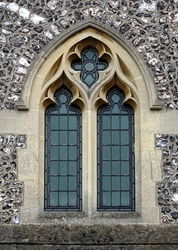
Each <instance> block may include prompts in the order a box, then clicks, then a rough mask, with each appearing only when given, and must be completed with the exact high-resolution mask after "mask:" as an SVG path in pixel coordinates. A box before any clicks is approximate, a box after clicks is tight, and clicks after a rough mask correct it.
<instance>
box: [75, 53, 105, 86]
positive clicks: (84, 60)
mask: <svg viewBox="0 0 178 250" xmlns="http://www.w3.org/2000/svg"><path fill="white" fill-rule="evenodd" d="M71 66H72V68H73V69H74V70H76V71H81V73H80V79H81V81H82V82H83V83H85V84H86V85H87V86H88V87H89V88H90V87H91V86H92V85H93V84H94V83H95V82H97V81H98V78H99V73H98V71H101V70H105V69H106V68H107V66H108V65H107V62H106V61H103V60H101V61H100V59H99V57H98V53H97V51H96V50H95V49H93V48H87V49H85V50H83V51H82V53H81V60H80V59H79V60H75V61H73V62H72V65H71Z"/></svg>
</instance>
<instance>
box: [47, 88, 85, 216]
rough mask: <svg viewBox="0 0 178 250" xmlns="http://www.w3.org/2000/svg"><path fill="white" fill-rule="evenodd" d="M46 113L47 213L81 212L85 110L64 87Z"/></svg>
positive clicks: (56, 94) (55, 95) (55, 96)
mask: <svg viewBox="0 0 178 250" xmlns="http://www.w3.org/2000/svg"><path fill="white" fill-rule="evenodd" d="M54 99H55V101H56V104H55V105H52V106H50V107H48V108H47V109H46V113H45V126H46V129H45V131H46V134H45V138H46V141H45V210H64V211H72V210H81V207H82V196H81V195H82V194H81V132H82V127H81V126H82V125H81V124H82V121H81V111H80V109H79V108H78V107H76V106H74V105H71V104H70V102H71V99H72V94H71V92H70V91H69V90H68V89H67V88H66V87H62V88H61V89H60V90H58V91H57V92H56V93H55V94H54Z"/></svg>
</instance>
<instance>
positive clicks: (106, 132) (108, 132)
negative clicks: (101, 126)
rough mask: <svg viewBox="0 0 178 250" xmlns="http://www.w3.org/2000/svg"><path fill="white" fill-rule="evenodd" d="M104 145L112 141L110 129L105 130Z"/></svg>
mask: <svg viewBox="0 0 178 250" xmlns="http://www.w3.org/2000/svg"><path fill="white" fill-rule="evenodd" d="M102 139H103V145H109V144H110V142H111V138H110V131H103V138H102Z"/></svg>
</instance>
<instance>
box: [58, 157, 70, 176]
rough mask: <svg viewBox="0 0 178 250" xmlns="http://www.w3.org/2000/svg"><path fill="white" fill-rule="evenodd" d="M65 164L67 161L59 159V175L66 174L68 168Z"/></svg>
mask: <svg viewBox="0 0 178 250" xmlns="http://www.w3.org/2000/svg"><path fill="white" fill-rule="evenodd" d="M67 166H68V162H67V161H62V160H61V161H60V168H59V174H60V175H63V176H66V175H67V172H68V171H67V170H68V168H67Z"/></svg>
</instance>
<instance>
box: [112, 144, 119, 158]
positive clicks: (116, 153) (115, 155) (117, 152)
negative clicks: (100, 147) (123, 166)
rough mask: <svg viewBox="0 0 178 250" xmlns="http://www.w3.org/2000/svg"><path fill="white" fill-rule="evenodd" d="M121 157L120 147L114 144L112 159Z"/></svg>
mask: <svg viewBox="0 0 178 250" xmlns="http://www.w3.org/2000/svg"><path fill="white" fill-rule="evenodd" d="M119 159H120V147H119V146H112V160H119Z"/></svg>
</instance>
